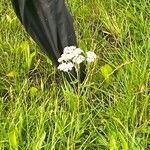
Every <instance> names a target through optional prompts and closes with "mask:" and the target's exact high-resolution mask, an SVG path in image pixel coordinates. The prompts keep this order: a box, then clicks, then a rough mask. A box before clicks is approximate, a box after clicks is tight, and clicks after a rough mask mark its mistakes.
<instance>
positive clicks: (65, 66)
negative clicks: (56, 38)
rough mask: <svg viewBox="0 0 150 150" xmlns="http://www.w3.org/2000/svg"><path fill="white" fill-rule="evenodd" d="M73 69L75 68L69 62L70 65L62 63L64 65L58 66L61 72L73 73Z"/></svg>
mask: <svg viewBox="0 0 150 150" xmlns="http://www.w3.org/2000/svg"><path fill="white" fill-rule="evenodd" d="M73 67H74V65H73V63H71V62H69V63H62V64H60V65H59V66H58V69H59V70H60V71H64V72H68V71H71V70H72V68H73Z"/></svg>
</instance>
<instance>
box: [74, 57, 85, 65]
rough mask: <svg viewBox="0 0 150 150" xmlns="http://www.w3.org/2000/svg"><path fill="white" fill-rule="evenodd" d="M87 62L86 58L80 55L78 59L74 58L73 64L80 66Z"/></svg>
mask: <svg viewBox="0 0 150 150" xmlns="http://www.w3.org/2000/svg"><path fill="white" fill-rule="evenodd" d="M84 60H85V57H84V56H82V55H78V56H76V57H74V58H73V60H72V61H73V62H74V63H76V64H80V63H82V62H83V61H84Z"/></svg>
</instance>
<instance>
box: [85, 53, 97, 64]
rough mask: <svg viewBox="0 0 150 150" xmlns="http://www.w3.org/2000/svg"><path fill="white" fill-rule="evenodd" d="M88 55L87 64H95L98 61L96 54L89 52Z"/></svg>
mask: <svg viewBox="0 0 150 150" xmlns="http://www.w3.org/2000/svg"><path fill="white" fill-rule="evenodd" d="M86 54H87V58H86V60H87V62H89V63H90V62H94V61H95V60H96V54H95V53H94V52H92V51H88V52H86Z"/></svg>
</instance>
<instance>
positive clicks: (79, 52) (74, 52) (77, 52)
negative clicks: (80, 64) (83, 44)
mask: <svg viewBox="0 0 150 150" xmlns="http://www.w3.org/2000/svg"><path fill="white" fill-rule="evenodd" d="M81 53H83V50H82V49H80V48H76V49H75V50H74V51H73V54H74V56H78V55H80V54H81Z"/></svg>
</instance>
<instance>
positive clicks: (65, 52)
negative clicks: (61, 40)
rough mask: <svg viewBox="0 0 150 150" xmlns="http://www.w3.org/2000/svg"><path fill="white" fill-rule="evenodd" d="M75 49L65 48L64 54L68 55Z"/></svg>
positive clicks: (71, 47) (74, 47) (72, 47)
mask: <svg viewBox="0 0 150 150" xmlns="http://www.w3.org/2000/svg"><path fill="white" fill-rule="evenodd" d="M75 49H76V46H67V47H65V48H64V52H63V53H64V54H70V53H72V52H73V51H74V50H75Z"/></svg>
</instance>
